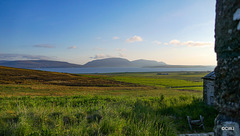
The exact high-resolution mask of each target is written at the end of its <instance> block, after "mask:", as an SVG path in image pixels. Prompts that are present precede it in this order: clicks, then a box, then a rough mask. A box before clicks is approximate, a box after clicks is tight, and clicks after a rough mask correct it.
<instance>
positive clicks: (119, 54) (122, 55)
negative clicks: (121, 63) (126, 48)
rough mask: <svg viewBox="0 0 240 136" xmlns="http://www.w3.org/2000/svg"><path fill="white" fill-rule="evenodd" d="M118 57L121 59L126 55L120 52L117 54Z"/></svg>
mask: <svg viewBox="0 0 240 136" xmlns="http://www.w3.org/2000/svg"><path fill="white" fill-rule="evenodd" d="M118 56H119V57H121V58H123V57H126V55H125V54H124V53H121V52H120V53H118Z"/></svg>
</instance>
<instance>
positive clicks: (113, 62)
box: [0, 58, 166, 68]
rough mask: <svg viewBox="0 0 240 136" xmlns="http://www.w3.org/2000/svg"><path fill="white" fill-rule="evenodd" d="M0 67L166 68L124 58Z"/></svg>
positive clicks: (1, 63)
mask: <svg viewBox="0 0 240 136" xmlns="http://www.w3.org/2000/svg"><path fill="white" fill-rule="evenodd" d="M0 66H7V67H15V68H80V67H156V66H166V63H164V62H157V61H153V60H143V59H140V60H135V61H129V60H127V59H124V58H106V59H99V60H93V61H90V62H88V63H86V64H85V65H78V64H72V63H68V62H63V61H50V60H16V61H5V60H3V61H0Z"/></svg>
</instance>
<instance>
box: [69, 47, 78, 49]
mask: <svg viewBox="0 0 240 136" xmlns="http://www.w3.org/2000/svg"><path fill="white" fill-rule="evenodd" d="M76 48H77V46H70V47H68V49H76Z"/></svg>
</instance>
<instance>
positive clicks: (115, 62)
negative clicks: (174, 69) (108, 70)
mask: <svg viewBox="0 0 240 136" xmlns="http://www.w3.org/2000/svg"><path fill="white" fill-rule="evenodd" d="M162 65H166V63H164V62H157V61H153V60H143V59H140V60H135V61H129V60H127V59H123V58H106V59H99V60H93V61H90V62H88V63H86V64H85V65H84V66H85V67H146V66H149V67H151V66H162Z"/></svg>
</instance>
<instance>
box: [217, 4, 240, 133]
mask: <svg viewBox="0 0 240 136" xmlns="http://www.w3.org/2000/svg"><path fill="white" fill-rule="evenodd" d="M239 20H240V0H217V5H216V24H215V52H216V53H217V60H218V64H217V67H216V69H215V74H216V80H215V93H214V95H215V106H216V109H217V110H218V111H219V115H218V117H217V118H216V119H215V135H217V136H222V135H226V136H228V135H240V134H239V123H240V23H239ZM225 126H229V127H232V126H234V128H235V130H232V131H231V130H222V127H225Z"/></svg>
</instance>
